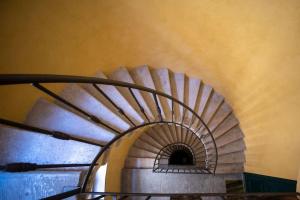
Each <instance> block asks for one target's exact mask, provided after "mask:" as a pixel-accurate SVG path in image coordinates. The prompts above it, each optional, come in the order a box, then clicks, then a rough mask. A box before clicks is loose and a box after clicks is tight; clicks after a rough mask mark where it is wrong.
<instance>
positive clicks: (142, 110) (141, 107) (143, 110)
mask: <svg viewBox="0 0 300 200" xmlns="http://www.w3.org/2000/svg"><path fill="white" fill-rule="evenodd" d="M128 89H129V91H130V94H131V96H132V97H133V98H134V100H135V102H136V103H137V105H138V106H139V107H140V110H141V112H142V113H143V115H144V116H145V118H146V119H147V121H148V122H150V119H149V118H148V116H147V114H146V113H145V109H144V108H143V106H142V105H141V104H140V102H139V101H138V100H137V98H136V96H135V94H134V93H133V91H132V88H128Z"/></svg>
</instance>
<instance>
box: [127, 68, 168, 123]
mask: <svg viewBox="0 0 300 200" xmlns="http://www.w3.org/2000/svg"><path fill="white" fill-rule="evenodd" d="M130 74H131V77H132V79H133V80H134V82H135V83H136V84H138V85H142V86H144V87H148V88H151V89H154V90H155V89H156V88H155V84H154V82H153V79H152V75H151V73H150V70H149V67H148V66H146V65H144V66H140V67H136V68H134V69H133V70H132V71H130ZM142 95H143V97H144V99H145V101H146V102H147V105H148V106H149V107H150V108H151V110H152V111H155V112H152V113H155V114H154V115H155V119H159V114H158V112H157V107H156V104H155V101H154V98H153V96H152V94H151V93H149V92H143V93H142ZM157 100H158V105H159V106H160V108H162V104H161V102H160V99H159V98H157ZM161 114H162V116H163V118H164V117H165V114H164V110H163V109H161Z"/></svg>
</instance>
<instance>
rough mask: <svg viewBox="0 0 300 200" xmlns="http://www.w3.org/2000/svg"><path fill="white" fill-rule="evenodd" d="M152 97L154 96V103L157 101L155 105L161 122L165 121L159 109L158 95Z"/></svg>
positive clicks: (154, 94)
mask: <svg viewBox="0 0 300 200" xmlns="http://www.w3.org/2000/svg"><path fill="white" fill-rule="evenodd" d="M152 95H153V98H154V101H155V105H156V109H157V112H158V117H159V120H160V121H163V118H162V114H161V108H160V107H159V104H158V100H157V94H156V93H152Z"/></svg>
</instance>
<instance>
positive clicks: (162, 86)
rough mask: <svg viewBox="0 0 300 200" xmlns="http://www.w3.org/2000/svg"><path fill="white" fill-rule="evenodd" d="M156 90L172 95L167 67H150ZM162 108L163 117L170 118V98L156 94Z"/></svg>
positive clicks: (169, 119)
mask: <svg viewBox="0 0 300 200" xmlns="http://www.w3.org/2000/svg"><path fill="white" fill-rule="evenodd" d="M150 73H151V76H152V79H153V82H154V85H155V88H156V90H158V91H160V92H163V93H165V94H168V95H170V96H172V91H171V85H170V75H169V70H168V69H167V68H160V69H151V70H150ZM158 98H159V99H160V103H161V105H162V109H163V110H164V114H165V119H166V120H168V121H171V120H172V102H171V100H170V99H167V98H165V97H161V96H158Z"/></svg>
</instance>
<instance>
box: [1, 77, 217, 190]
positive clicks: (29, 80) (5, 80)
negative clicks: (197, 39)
mask: <svg viewBox="0 0 300 200" xmlns="http://www.w3.org/2000/svg"><path fill="white" fill-rule="evenodd" d="M43 83H85V84H91V85H92V86H93V87H94V88H95V89H96V90H97V91H98V92H100V93H101V94H102V95H103V96H104V97H105V98H106V99H107V100H109V101H110V102H111V103H112V105H113V106H114V107H115V108H116V109H117V110H118V111H119V113H120V114H121V115H123V116H124V117H125V118H126V119H127V120H128V121H129V122H130V124H131V125H132V126H133V127H130V128H129V129H128V130H126V131H124V132H122V133H121V132H119V131H117V130H115V129H114V128H112V127H110V126H109V125H107V124H105V123H103V122H102V121H101V120H100V119H98V118H97V117H96V116H93V115H90V114H89V113H87V112H85V111H84V110H82V109H80V108H78V107H77V106H76V105H74V104H72V103H70V102H68V101H67V100H65V99H64V98H62V97H60V96H59V95H57V94H55V93H54V92H52V91H50V90H49V89H47V88H46V87H44V86H42V85H41V84H43ZM16 84H32V85H33V86H34V87H36V88H37V89H39V90H41V91H42V92H44V93H46V94H47V95H49V96H51V97H53V98H54V99H56V100H58V101H60V102H61V103H63V104H65V105H67V106H69V107H71V108H73V109H75V110H76V111H78V112H80V113H81V114H83V115H85V116H86V117H87V118H89V119H90V120H91V121H93V122H94V123H97V124H100V125H103V126H105V127H106V128H108V129H110V130H112V131H114V132H116V133H117V134H118V135H117V136H116V137H114V138H113V139H112V140H111V141H109V142H108V143H107V144H105V145H104V146H103V148H101V150H100V151H99V153H98V154H97V155H96V156H95V158H94V160H93V162H92V163H91V166H90V168H89V170H88V173H87V175H86V178H85V180H84V182H83V185H82V189H81V191H82V192H86V187H87V183H88V180H89V177H90V175H91V173H92V171H93V169H94V166H95V164H96V163H97V160H98V159H99V158H100V157H101V156H102V154H103V153H104V152H105V151H106V150H107V149H108V148H110V146H111V145H112V144H113V143H115V142H116V141H117V140H119V139H120V138H122V137H123V136H124V135H127V134H128V133H130V132H132V131H134V130H136V129H138V128H141V127H144V126H148V125H153V124H158V123H166V124H170V123H172V124H177V125H180V126H183V127H186V128H188V129H190V130H191V131H192V132H194V130H192V128H191V126H190V124H188V125H185V124H184V118H185V117H182V122H181V123H178V122H176V121H174V103H176V104H178V105H179V106H182V107H183V109H184V111H185V112H184V115H185V114H186V111H188V112H190V113H191V114H192V115H193V117H194V118H196V119H197V120H198V121H199V122H200V126H201V125H202V126H204V127H205V129H206V130H207V132H208V134H209V135H210V140H211V141H210V142H212V144H213V148H214V154H215V165H214V168H213V171H212V172H211V173H213V174H214V173H215V171H216V167H217V162H218V150H217V145H216V142H215V140H214V137H213V135H212V133H211V131H210V129H209V128H208V126H207V125H206V124H205V123H204V121H203V120H202V119H201V118H200V116H198V114H197V113H196V112H195V111H194V110H192V109H191V108H189V107H188V106H187V105H185V104H184V103H183V102H181V101H179V100H177V99H176V98H174V97H172V96H170V95H168V94H165V93H163V92H160V91H156V90H153V89H151V88H147V87H143V86H139V85H136V84H131V83H126V82H120V81H115V80H109V79H102V78H95V77H81V76H64V75H32V74H27V75H19V74H7V75H0V85H16ZM98 85H110V86H116V87H123V88H127V89H128V90H129V92H130V94H132V97H133V98H134V99H135V100H136V102H137V104H138V106H139V107H140V111H141V112H142V113H143V114H144V115H145V116H146V119H147V121H148V122H145V123H143V124H135V123H134V122H133V121H131V119H130V118H129V117H128V116H127V115H126V113H125V112H124V111H123V110H122V109H121V108H119V107H118V106H117V105H116V104H115V103H114V102H113V100H112V99H110V98H109V97H108V96H107V95H106V94H105V92H103V91H102V90H101V89H100V88H99V87H98ZM132 90H139V91H143V92H148V93H150V94H152V96H153V99H154V102H155V105H156V108H157V113H158V118H159V120H158V121H156V120H155V121H150V120H149V118H148V117H147V115H146V113H145V111H144V108H143V107H142V106H141V105H140V104H139V102H138V100H137V98H136V96H135V95H134V93H133V92H132ZM158 98H167V99H169V100H171V102H172V106H171V107H172V108H171V109H172V110H171V113H172V120H171V121H169V120H164V119H163V115H162V108H161V107H160V105H159V100H158ZM193 120H194V119H193ZM0 123H2V124H6V125H10V126H14V127H18V128H23V129H26V130H32V131H36V132H39V133H43V134H47V135H52V136H53V137H56V138H58V139H73V140H77V141H80V140H81V139H79V138H76V137H72V136H70V135H69V134H65V133H61V132H57V131H48V130H43V129H39V128H36V127H32V126H28V125H25V124H21V123H17V122H12V121H9V120H5V119H1V120H0ZM194 133H195V134H196V133H197V132H194ZM196 135H197V134H196ZM197 136H198V135H197ZM80 142H85V143H88V142H89V141H88V142H87V141H85V140H82V141H80ZM93 145H95V144H93ZM96 145H98V146H102V145H101V144H96Z"/></svg>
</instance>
